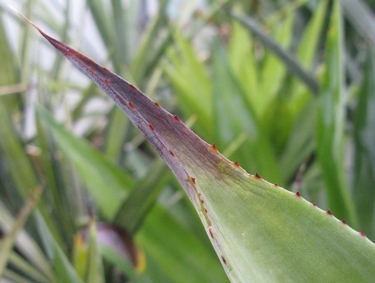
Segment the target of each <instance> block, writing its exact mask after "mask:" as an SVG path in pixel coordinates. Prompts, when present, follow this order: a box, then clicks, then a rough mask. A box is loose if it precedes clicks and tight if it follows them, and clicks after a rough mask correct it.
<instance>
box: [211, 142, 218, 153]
mask: <svg viewBox="0 0 375 283" xmlns="http://www.w3.org/2000/svg"><path fill="white" fill-rule="evenodd" d="M211 150H212V151H215V152H217V151H218V150H217V147H216V144H214V143H213V144H211Z"/></svg>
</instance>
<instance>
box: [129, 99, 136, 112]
mask: <svg viewBox="0 0 375 283" xmlns="http://www.w3.org/2000/svg"><path fill="white" fill-rule="evenodd" d="M128 106H129V108H130V109H132V110H135V107H134V105H133V103H131V102H130V101H128Z"/></svg>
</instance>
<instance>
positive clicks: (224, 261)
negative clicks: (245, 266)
mask: <svg viewBox="0 0 375 283" xmlns="http://www.w3.org/2000/svg"><path fill="white" fill-rule="evenodd" d="M221 260H222V261H223V263H224V264H225V265H226V264H227V260H226V259H225V257H224V256H221Z"/></svg>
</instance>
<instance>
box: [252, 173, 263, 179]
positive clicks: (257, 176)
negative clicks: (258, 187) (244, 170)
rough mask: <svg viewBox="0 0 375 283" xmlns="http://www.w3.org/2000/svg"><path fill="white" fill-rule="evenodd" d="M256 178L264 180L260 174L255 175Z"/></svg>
mask: <svg viewBox="0 0 375 283" xmlns="http://www.w3.org/2000/svg"><path fill="white" fill-rule="evenodd" d="M254 177H255V178H256V179H262V177H261V176H260V175H259V174H258V173H255V175H254Z"/></svg>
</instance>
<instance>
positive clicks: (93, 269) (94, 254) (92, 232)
mask: <svg viewBox="0 0 375 283" xmlns="http://www.w3.org/2000/svg"><path fill="white" fill-rule="evenodd" d="M87 259H88V260H87V266H86V280H85V282H87V283H102V282H104V281H105V280H104V272H103V265H102V256H101V254H100V250H99V245H98V242H97V233H96V225H95V221H94V219H91V221H90V225H89V244H88V255H87Z"/></svg>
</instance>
